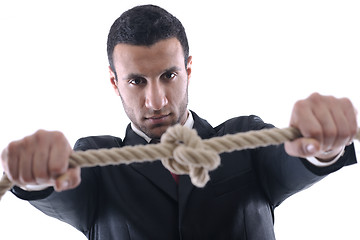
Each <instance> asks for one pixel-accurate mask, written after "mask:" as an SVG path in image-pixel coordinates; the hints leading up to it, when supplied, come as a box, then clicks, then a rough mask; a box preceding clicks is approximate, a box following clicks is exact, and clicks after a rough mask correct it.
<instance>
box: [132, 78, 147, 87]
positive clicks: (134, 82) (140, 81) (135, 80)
mask: <svg viewBox="0 0 360 240" xmlns="http://www.w3.org/2000/svg"><path fill="white" fill-rule="evenodd" d="M129 83H130V84H132V85H140V84H144V83H145V79H143V78H133V79H130V80H129Z"/></svg>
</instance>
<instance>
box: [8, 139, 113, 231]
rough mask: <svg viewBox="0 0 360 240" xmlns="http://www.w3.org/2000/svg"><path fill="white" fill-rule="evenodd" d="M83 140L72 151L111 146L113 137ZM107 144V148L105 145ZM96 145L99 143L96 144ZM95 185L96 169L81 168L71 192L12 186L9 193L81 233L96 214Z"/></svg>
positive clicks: (96, 182) (97, 180)
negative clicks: (76, 183) (78, 180)
mask: <svg viewBox="0 0 360 240" xmlns="http://www.w3.org/2000/svg"><path fill="white" fill-rule="evenodd" d="M103 138H104V139H101V137H96V138H93V137H90V138H83V139H80V140H78V141H77V142H76V144H75V147H74V150H75V151H77V150H87V149H94V148H103V147H105V146H107V147H109V146H110V147H115V146H116V145H119V144H114V138H108V137H103ZM107 141H111V144H110V145H109V144H108V143H106V142H107ZM99 143H100V144H99ZM99 186H101V178H100V177H99V168H98V167H93V168H82V169H81V183H80V185H79V186H78V187H77V188H75V189H72V190H68V191H63V192H56V191H54V189H53V188H52V187H50V188H47V189H45V190H42V191H31V192H28V191H24V190H23V189H21V188H18V187H14V188H13V189H12V190H11V191H12V192H13V193H14V194H15V195H16V196H17V197H19V198H21V199H24V200H28V201H29V202H30V203H31V204H32V205H33V206H35V207H36V208H38V209H39V210H40V211H42V212H43V213H45V214H46V215H48V216H51V217H54V218H57V219H59V220H61V221H63V222H66V223H69V224H70V225H72V226H74V227H75V228H77V229H78V230H80V231H81V232H83V233H84V234H86V232H87V231H89V229H90V227H91V226H92V225H93V222H94V221H95V218H96V214H97V206H98V204H97V203H98V198H99V194H98V192H99Z"/></svg>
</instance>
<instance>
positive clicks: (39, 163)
mask: <svg viewBox="0 0 360 240" xmlns="http://www.w3.org/2000/svg"><path fill="white" fill-rule="evenodd" d="M71 153H72V148H71V146H70V144H69V142H68V141H67V139H66V138H65V136H64V135H63V134H62V133H61V132H50V131H44V130H39V131H37V132H36V133H34V134H33V135H30V136H27V137H25V138H23V139H21V140H18V141H14V142H11V143H10V144H9V145H8V146H7V148H5V149H4V150H3V152H2V154H1V163H2V165H3V168H4V171H5V173H6V175H7V176H8V177H9V179H10V180H11V181H12V182H13V183H14V184H15V185H18V186H20V187H25V188H26V186H27V185H39V186H53V187H54V188H55V190H56V191H64V190H68V189H72V188H75V187H77V186H78V185H79V184H80V181H81V177H80V168H79V167H77V168H69V167H68V166H69V157H70V154H71Z"/></svg>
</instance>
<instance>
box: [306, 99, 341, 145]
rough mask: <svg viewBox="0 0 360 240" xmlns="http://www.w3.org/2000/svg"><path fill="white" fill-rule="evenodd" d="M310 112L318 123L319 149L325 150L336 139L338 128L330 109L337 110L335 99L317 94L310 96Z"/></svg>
mask: <svg viewBox="0 0 360 240" xmlns="http://www.w3.org/2000/svg"><path fill="white" fill-rule="evenodd" d="M311 102H312V112H313V114H314V116H315V118H316V120H317V122H318V123H319V125H320V131H321V135H322V136H321V138H320V139H319V140H320V144H321V146H320V147H321V149H322V150H324V151H326V150H329V149H331V148H332V146H333V145H334V142H335V141H336V139H337V135H338V128H337V124H336V122H335V119H334V117H335V116H334V114H333V111H332V110H331V109H334V108H335V109H336V110H335V112H337V111H338V106H337V104H336V99H335V98H333V97H323V98H321V97H320V96H318V95H315V96H312V98H311Z"/></svg>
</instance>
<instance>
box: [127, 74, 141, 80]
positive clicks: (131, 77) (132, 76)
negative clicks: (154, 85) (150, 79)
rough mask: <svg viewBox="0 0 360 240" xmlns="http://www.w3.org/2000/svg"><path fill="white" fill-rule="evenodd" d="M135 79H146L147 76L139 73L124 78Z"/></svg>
mask: <svg viewBox="0 0 360 240" xmlns="http://www.w3.org/2000/svg"><path fill="white" fill-rule="evenodd" d="M134 78H145V75H142V74H137V73H130V74H128V75H126V76H125V77H124V78H123V80H128V79H134Z"/></svg>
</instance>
